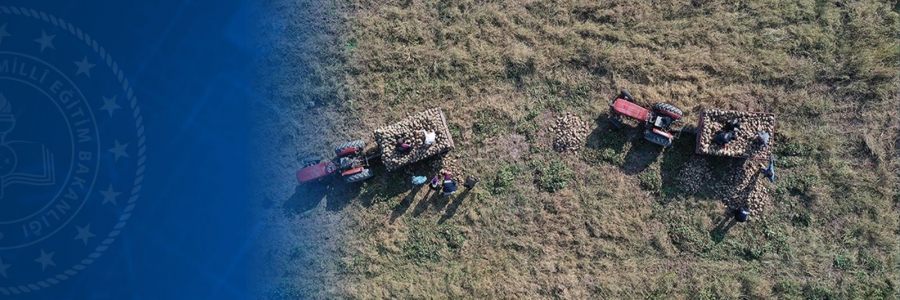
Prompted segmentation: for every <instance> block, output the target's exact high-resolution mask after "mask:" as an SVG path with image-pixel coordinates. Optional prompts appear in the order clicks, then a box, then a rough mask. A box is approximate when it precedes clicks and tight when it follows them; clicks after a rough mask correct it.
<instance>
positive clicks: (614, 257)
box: [255, 0, 900, 299]
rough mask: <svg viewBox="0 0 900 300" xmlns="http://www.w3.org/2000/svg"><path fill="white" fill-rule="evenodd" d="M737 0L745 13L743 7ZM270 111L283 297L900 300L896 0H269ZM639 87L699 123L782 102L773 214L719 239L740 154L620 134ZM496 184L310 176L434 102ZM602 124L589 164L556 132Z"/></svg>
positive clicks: (275, 256) (279, 294)
mask: <svg viewBox="0 0 900 300" xmlns="http://www.w3.org/2000/svg"><path fill="white" fill-rule="evenodd" d="M724 2H727V3H724ZM268 5H270V6H271V8H273V9H274V11H275V12H276V13H275V14H273V15H271V16H270V18H269V19H270V20H269V21H270V22H269V23H268V24H266V25H265V28H263V29H264V30H263V31H264V32H265V33H264V36H263V37H264V38H265V39H267V40H268V41H270V42H272V43H273V45H274V48H273V50H272V51H271V53H269V54H268V56H267V58H266V59H265V61H264V63H265V65H266V66H268V67H271V70H272V71H271V72H267V73H266V74H265V75H267V76H265V78H267V79H269V80H268V81H267V83H266V84H267V85H266V86H264V87H265V90H266V91H267V93H268V96H269V98H270V99H271V101H270V102H267V103H262V104H260V105H259V107H258V109H257V110H256V111H255V113H256V114H257V115H258V116H259V117H260V124H261V126H259V131H258V133H259V134H261V135H263V137H262V139H264V140H265V141H266V143H265V144H263V145H262V146H261V149H258V150H259V151H261V152H263V153H266V154H267V157H266V158H265V159H264V160H263V161H262V164H261V166H262V169H261V170H262V172H263V173H262V174H264V175H263V176H264V178H263V179H262V180H261V181H260V182H258V184H259V186H260V187H261V188H262V189H263V190H264V193H262V195H261V197H260V200H259V206H260V207H261V208H262V210H261V211H262V213H263V216H264V217H265V218H267V219H268V220H269V225H267V226H268V227H267V228H265V229H264V230H265V231H266V232H267V234H269V235H270V240H271V242H266V243H264V244H263V245H262V247H263V249H262V250H263V251H262V252H261V254H262V256H261V259H262V262H263V264H262V265H263V266H264V269H265V272H263V273H264V274H262V275H261V277H260V278H263V279H264V281H265V282H266V283H267V284H268V288H267V289H266V290H265V291H264V292H265V295H266V297H267V298H269V299H291V298H298V297H300V298H310V299H324V298H353V299H380V298H400V299H408V298H414V299H431V298H435V299H467V298H482V299H509V298H514V299H535V298H558V299H620V298H653V299H681V298H684V299H698V298H699V299H737V298H748V299H767V298H781V299H851V298H853V299H882V298H888V299H896V298H897V296H898V275H897V274H898V266H900V256H898V255H900V242H898V239H897V236H898V234H900V223H898V221H900V218H898V203H900V196H898V182H900V178H898V171H900V164H898V152H897V146H898V141H900V140H898V132H900V126H898V125H900V124H898V117H900V114H898V92H900V91H898V83H900V81H898V78H900V77H898V66H900V44H898V42H897V39H898V38H897V37H898V25H900V22H898V21H900V19H898V13H897V12H896V8H895V7H892V4H887V3H885V2H883V1H869V0H866V1H843V0H839V1H814V0H800V1H782V0H768V1H704V0H695V1H677V0H676V1H634V0H630V1H584V0H582V1H579V0H575V1H506V2H503V1H465V0H447V1H423V0H401V1H364V0H351V1H343V2H338V1H310V0H270V1H269V2H268ZM620 88H627V89H628V90H629V91H631V92H632V94H634V96H635V98H636V99H637V101H638V103H639V104H641V105H644V106H649V105H650V104H652V103H653V102H657V101H663V102H668V103H671V104H674V105H675V106H678V107H680V108H682V109H683V110H684V111H685V122H684V123H686V124H695V123H696V121H697V117H698V114H699V110H700V109H701V108H703V107H716V108H724V109H739V110H750V111H764V112H771V113H775V114H776V115H777V117H778V121H777V122H778V123H777V133H776V135H775V137H774V141H775V147H776V148H775V155H776V156H777V158H778V159H777V162H776V167H777V170H776V172H777V173H776V174H777V176H778V178H777V182H776V184H774V185H773V186H771V188H770V190H772V191H773V192H772V197H773V199H774V204H773V205H772V206H771V207H770V208H769V209H768V210H767V211H765V213H764V214H765V216H766V218H765V219H764V220H759V219H757V220H752V221H751V222H748V223H742V224H737V225H735V226H733V227H731V228H730V229H723V228H722V224H721V223H722V222H723V219H724V213H725V207H724V205H723V204H722V202H721V199H718V198H716V196H715V194H716V193H715V191H710V190H708V189H707V190H702V191H699V192H697V193H688V192H685V191H684V190H683V189H682V188H680V187H679V180H678V179H679V178H678V176H679V174H680V172H681V170H682V169H683V168H684V166H685V164H686V163H687V162H688V161H690V160H706V161H707V162H708V163H709V164H710V165H711V166H713V170H712V172H711V173H712V174H711V177H712V178H713V180H717V179H721V178H722V177H724V176H726V175H727V174H726V173H727V170H730V169H733V168H735V166H736V165H738V164H740V162H739V161H736V160H731V159H724V158H721V159H719V158H698V157H694V155H693V136H691V135H682V136H680V137H679V138H678V139H677V140H676V143H675V144H674V145H673V146H672V147H671V148H668V149H665V150H661V149H660V148H658V147H656V146H654V145H652V144H650V143H649V142H647V141H644V140H643V139H641V137H640V136H639V135H638V134H637V133H638V132H637V131H636V130H626V131H613V130H611V128H609V126H608V125H607V124H608V123H607V122H606V118H607V112H608V108H607V101H608V100H610V99H611V98H612V97H614V96H615V95H616V93H617V91H618V89H620ZM434 106H440V107H442V108H443V109H444V111H445V113H446V114H447V117H448V122H449V123H450V126H451V131H452V133H453V135H454V136H453V138H454V139H455V141H456V143H457V149H455V150H454V151H453V152H451V155H450V158H452V159H455V160H456V162H457V163H458V164H459V165H460V166H461V167H462V168H463V169H464V171H463V172H464V173H465V174H472V175H476V176H479V177H480V178H481V179H482V180H481V183H480V184H479V185H478V186H477V187H476V188H475V189H474V190H472V191H471V192H463V193H460V194H458V195H456V196H454V197H450V198H442V197H438V196H436V195H434V194H433V193H429V192H428V190H427V189H413V187H412V186H411V185H410V184H409V179H410V176H412V175H432V174H425V173H428V172H434V171H435V170H434V169H429V167H427V166H425V165H424V164H423V165H420V166H413V167H411V168H408V169H406V170H401V171H395V172H391V173H386V172H385V171H384V169H383V168H378V167H376V168H375V171H376V172H377V173H378V175H377V177H376V178H374V179H372V180H369V181H367V182H364V183H362V184H361V185H349V186H348V185H344V184H342V183H340V182H338V181H335V182H334V183H333V184H331V185H330V187H328V188H325V189H317V188H315V187H310V186H300V187H298V186H297V185H296V179H295V178H294V177H293V172H294V171H296V170H297V169H298V168H299V167H300V159H301V158H302V157H304V156H307V155H320V156H323V157H329V155H330V154H329V152H330V149H331V147H332V146H333V145H335V144H337V143H339V142H343V141H346V140H354V139H365V140H367V141H370V142H371V132H372V131H373V129H375V128H377V127H380V126H382V125H385V124H389V123H392V122H395V121H397V120H400V119H401V118H403V117H404V116H405V115H406V114H407V113H414V112H417V111H421V110H424V109H426V108H429V107H434ZM566 112H572V113H574V114H575V115H577V116H579V117H581V118H582V119H583V120H587V121H589V123H590V124H591V128H590V130H589V131H590V132H591V133H590V135H589V136H588V138H587V143H586V145H585V146H584V147H582V150H581V151H579V152H577V153H564V154H560V153H556V152H554V151H552V137H551V136H550V135H549V134H548V132H547V129H548V128H550V126H551V125H552V124H553V122H554V118H555V117H556V116H557V115H559V114H563V113H566Z"/></svg>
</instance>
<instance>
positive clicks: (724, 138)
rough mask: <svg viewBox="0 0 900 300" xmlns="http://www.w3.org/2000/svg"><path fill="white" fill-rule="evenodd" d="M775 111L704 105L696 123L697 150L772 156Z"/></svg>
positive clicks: (759, 158)
mask: <svg viewBox="0 0 900 300" xmlns="http://www.w3.org/2000/svg"><path fill="white" fill-rule="evenodd" d="M774 137H775V115H774V114H771V113H760V112H745V111H735V110H721V109H712V108H704V109H701V110H700V121H699V124H698V125H697V142H696V150H695V151H696V153H697V154H705V155H715V156H728V157H738V158H749V159H753V160H769V159H770V158H771V155H772V148H773V146H772V143H773V138H774Z"/></svg>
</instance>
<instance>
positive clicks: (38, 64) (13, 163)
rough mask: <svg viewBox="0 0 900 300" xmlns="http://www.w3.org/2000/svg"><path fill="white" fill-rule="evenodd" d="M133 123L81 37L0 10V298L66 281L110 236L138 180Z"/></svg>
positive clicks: (100, 55)
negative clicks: (0, 295)
mask: <svg viewBox="0 0 900 300" xmlns="http://www.w3.org/2000/svg"><path fill="white" fill-rule="evenodd" d="M142 122H143V118H142V117H141V110H140V108H139V107H138V105H137V99H136V97H135V96H134V94H133V91H132V89H131V86H130V85H129V82H128V79H127V78H125V75H124V74H123V72H122V70H121V69H119V66H118V64H117V63H116V62H115V61H114V60H113V58H112V57H111V56H110V55H109V53H107V52H106V49H105V48H103V47H102V46H100V45H99V44H98V43H97V41H96V40H93V39H92V38H91V36H90V35H88V34H87V33H85V32H82V31H81V29H79V28H78V27H76V26H74V25H73V24H71V23H68V22H66V21H65V20H63V19H61V18H57V17H55V16H53V15H51V14H47V13H45V12H41V11H37V10H33V9H28V8H23V7H8V6H0V294H3V295H18V294H27V293H31V292H35V291H38V290H41V289H44V288H49V287H51V286H53V285H56V284H59V283H60V282H63V281H66V280H68V279H69V278H70V277H71V276H75V275H77V274H78V273H79V272H80V271H82V270H84V268H86V267H87V266H89V265H91V264H92V263H93V262H94V260H95V259H97V258H98V257H100V256H101V255H102V253H103V252H104V251H106V250H107V249H108V248H109V246H108V245H109V244H111V243H113V242H114V241H115V238H116V237H117V236H118V235H119V234H120V233H121V229H122V227H124V226H125V221H126V220H128V218H129V217H130V216H131V211H132V210H133V209H134V206H135V201H137V199H138V192H139V191H140V189H141V182H142V181H143V172H144V162H145V157H144V151H145V149H146V147H145V145H144V142H145V139H144V135H143V134H144V127H143V123H142Z"/></svg>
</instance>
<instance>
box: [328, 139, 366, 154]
mask: <svg viewBox="0 0 900 300" xmlns="http://www.w3.org/2000/svg"><path fill="white" fill-rule="evenodd" d="M348 148H356V151H357V152H361V151H362V150H363V149H365V148H366V142H363V141H352V142H346V143H343V144H341V145H340V146H337V147H335V148H334V154H335V155H337V156H338V157H341V156H342V155H341V152H344V150H346V149H348ZM346 155H347V154H344V155H343V156H346Z"/></svg>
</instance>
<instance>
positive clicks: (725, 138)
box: [713, 119, 741, 148]
mask: <svg viewBox="0 0 900 300" xmlns="http://www.w3.org/2000/svg"><path fill="white" fill-rule="evenodd" d="M740 131H741V123H740V122H738V120H737V119H732V120H731V121H730V122H728V123H727V124H725V127H724V128H722V132H719V134H716V136H715V137H713V142H714V143H716V144H717V145H719V146H722V147H723V148H727V147H728V143H730V142H731V140H733V139H734V136H735V135H736V134H737V133H738V132H740Z"/></svg>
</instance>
